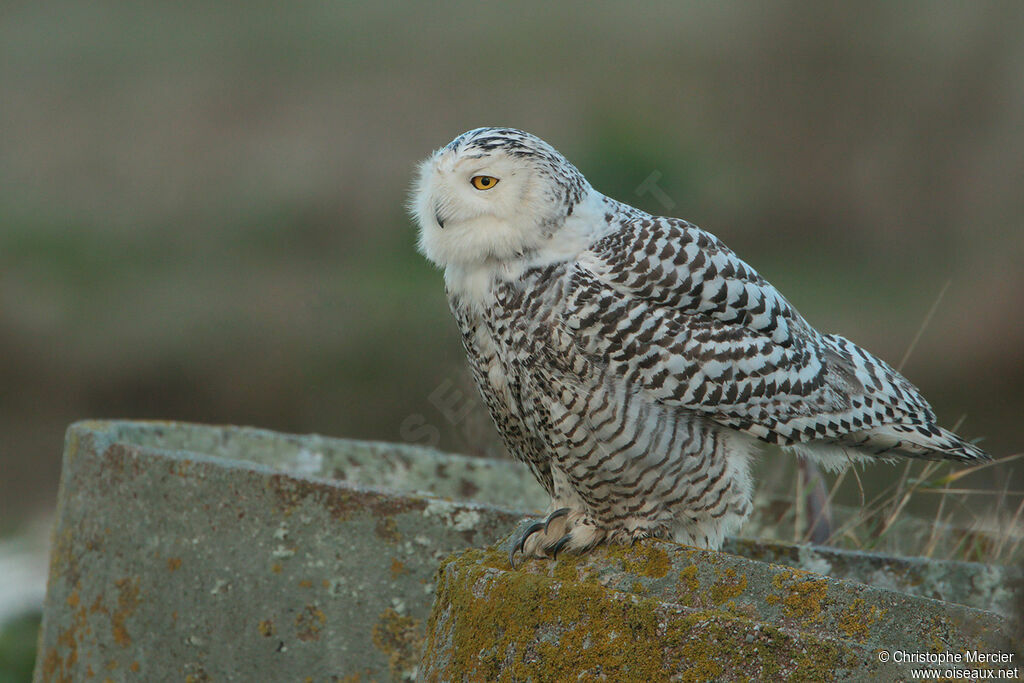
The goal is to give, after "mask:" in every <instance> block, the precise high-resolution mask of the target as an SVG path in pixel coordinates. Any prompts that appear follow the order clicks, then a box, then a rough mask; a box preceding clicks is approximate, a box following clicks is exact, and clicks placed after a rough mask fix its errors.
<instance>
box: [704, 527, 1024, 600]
mask: <svg viewBox="0 0 1024 683" xmlns="http://www.w3.org/2000/svg"><path fill="white" fill-rule="evenodd" d="M722 549H723V550H724V551H726V552H729V553H732V554H734V555H742V556H743V557H747V558H750V559H753V560H760V561H762V562H771V563H774V564H784V565H786V566H789V567H793V568H795V569H803V570H805V571H810V572H815V573H818V574H825V575H826V576H831V577H833V578H836V579H847V580H850V581H859V582H861V583H866V584H868V585H869V586H874V587H877V588H886V589H889V590H893V591H898V592H900V593H906V594H907V595H917V596H921V597H926V598H933V599H935V600H942V601H943V602H952V603H957V604H960V605H967V606H969V607H977V608H978V609H983V610H989V611H992V612H996V613H997V614H1001V615H1002V616H1004V617H1007V618H1008V619H1013V620H1020V618H1021V609H1022V608H1024V568H1022V567H1012V566H1005V565H993V564H982V563H980V562H955V561H950V560H931V559H926V558H920V557H893V556H892V555H882V554H880V553H865V552H859V551H852V550H843V549H841V548H832V547H828V546H815V545H806V544H803V545H793V544H791V543H780V542H777V541H754V540H750V539H737V538H730V539H726V542H725V545H724V546H723V548H722Z"/></svg>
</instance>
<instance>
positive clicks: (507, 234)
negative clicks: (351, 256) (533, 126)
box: [410, 128, 590, 267]
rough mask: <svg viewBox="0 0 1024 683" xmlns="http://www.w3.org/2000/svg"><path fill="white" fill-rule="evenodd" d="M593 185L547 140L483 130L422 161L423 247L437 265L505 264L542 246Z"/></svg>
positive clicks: (416, 197) (417, 201)
mask: <svg viewBox="0 0 1024 683" xmlns="http://www.w3.org/2000/svg"><path fill="white" fill-rule="evenodd" d="M589 188H590V186H589V185H588V184H587V181H586V179H584V177H583V175H582V174H581V173H580V172H579V171H577V170H576V168H575V167H574V166H573V165H572V164H570V163H569V162H568V161H567V160H566V159H565V157H563V156H562V155H561V154H559V153H558V152H557V151H556V150H555V149H554V148H553V147H551V146H550V145H549V144H547V143H546V142H544V141H543V140H541V139H540V138H537V137H535V136H533V135H530V134H529V133H524V132H523V131H520V130H515V129H514V128H477V129H475V130H471V131H469V132H466V133H463V134H462V135H460V136H458V137H457V138H455V139H454V140H452V141H451V142H450V143H448V144H447V145H445V146H444V147H442V148H441V149H439V150H437V151H436V152H434V153H433V154H432V155H431V156H430V157H429V158H427V159H426V160H425V161H424V162H423V163H421V164H420V167H419V174H418V177H417V179H416V182H415V185H414V186H413V191H412V196H411V201H410V211H411V212H412V214H413V217H414V218H415V219H416V222H417V223H418V224H419V227H420V239H419V248H420V251H421V252H423V254H424V255H425V256H426V257H427V258H428V259H430V260H431V261H433V262H434V263H435V264H437V265H438V266H441V267H446V266H449V265H460V266H473V265H477V264H485V263H489V262H491V263H499V262H502V261H507V260H510V259H516V258H520V257H522V256H524V255H526V254H528V253H530V252H532V251H534V250H537V249H540V248H542V247H543V246H544V244H545V243H546V242H547V241H549V240H550V239H551V238H552V236H553V235H554V234H556V233H557V232H558V230H559V229H560V228H561V227H562V225H563V224H564V223H565V221H566V218H567V217H569V216H571V215H572V212H573V208H574V207H575V206H576V205H577V204H578V203H579V202H580V201H581V200H582V199H583V198H584V196H585V195H586V194H587V192H588V191H589Z"/></svg>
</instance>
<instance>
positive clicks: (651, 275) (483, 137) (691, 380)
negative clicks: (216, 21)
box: [412, 128, 988, 556]
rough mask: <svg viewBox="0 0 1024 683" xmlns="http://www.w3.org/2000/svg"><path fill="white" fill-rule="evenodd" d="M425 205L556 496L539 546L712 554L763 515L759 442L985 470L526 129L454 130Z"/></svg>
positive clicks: (704, 245)
mask: <svg viewBox="0 0 1024 683" xmlns="http://www.w3.org/2000/svg"><path fill="white" fill-rule="evenodd" d="M480 179H486V180H483V181H482V182H478V181H480ZM412 209H413V212H414V214H415V216H416V218H417V221H418V222H419V225H420V228H421V232H420V248H421V250H422V251H423V252H424V253H425V254H426V256H427V257H428V258H430V259H431V260H432V261H433V262H434V263H436V264H437V265H439V266H441V267H443V268H444V269H445V282H446V285H447V292H448V297H449V302H450V305H451V310H452V313H453V314H454V316H455V319H456V321H457V322H458V325H459V328H460V329H461V330H462V334H463V342H464V346H465V348H466V352H467V354H468V357H469V362H470V367H471V369H472V371H473V376H474V379H475V380H476V383H477V385H478V386H479V388H480V391H481V394H482V395H483V397H484V400H485V402H486V404H487V407H488V410H489V411H490V413H491V416H492V417H493V418H494V422H495V424H496V425H497V427H498V431H499V432H500V434H501V436H502V438H503V440H504V442H505V444H506V446H507V448H508V450H509V451H510V453H512V454H513V456H515V457H517V458H519V459H520V460H522V461H523V462H525V463H526V464H527V465H528V466H529V467H530V469H531V470H532V472H533V473H534V475H535V476H536V477H537V479H538V481H540V483H541V484H542V485H543V486H544V487H545V489H546V490H547V491H548V493H550V494H551V497H552V503H551V509H550V511H549V512H550V515H549V517H548V519H547V520H546V521H545V522H543V523H538V524H537V525H534V526H533V527H531V529H530V530H529V532H528V533H527V534H526V535H525V536H524V538H523V539H522V540H521V542H520V544H519V547H518V548H517V550H522V551H523V552H524V553H525V554H527V555H538V556H543V555H544V554H552V555H553V554H557V552H558V551H559V550H562V549H563V548H564V549H568V550H573V551H585V550H587V549H589V548H591V547H593V546H594V545H596V544H598V543H600V542H602V541H605V540H609V541H612V542H622V541H628V540H632V539H635V538H640V537H644V536H658V537H675V538H677V539H678V540H680V541H682V542H685V543H689V544H692V545H700V546H704V547H708V548H717V547H719V546H720V544H721V541H722V538H723V536H724V535H725V534H728V533H731V532H732V531H734V530H736V528H738V526H739V525H740V524H741V523H742V521H743V520H744V519H745V518H746V516H747V515H748V514H749V512H750V498H751V483H750V477H749V474H748V460H749V457H750V455H751V454H752V453H753V452H754V450H756V443H757V439H760V440H762V441H766V442H769V443H775V444H779V445H781V446H784V447H788V448H792V449H794V450H796V451H797V452H799V453H800V454H801V455H807V456H809V457H812V458H814V459H816V460H818V461H820V462H822V463H824V464H825V465H826V466H828V467H833V468H836V467H842V466H843V465H845V464H846V463H848V462H849V461H851V460H857V459H865V458H872V457H886V458H887V457H890V456H896V455H902V456H909V457H922V458H949V459H954V460H960V461H964V462H970V461H975V460H983V459H988V456H987V454H985V453H984V452H983V451H981V450H980V449H978V448H976V447H975V446H972V445H971V444H968V443H966V442H964V441H963V440H961V439H960V438H959V437H958V436H956V435H955V434H953V433H951V432H949V431H946V430H944V429H942V428H940V427H938V426H937V425H936V424H935V415H934V413H933V411H932V409H931V407H930V406H929V405H928V403H927V402H926V401H925V400H924V398H923V397H922V396H921V395H920V393H919V392H918V390H917V389H916V388H915V387H914V386H913V385H912V384H910V382H908V381H907V380H906V379H905V378H903V377H902V376H901V375H900V374H899V373H897V372H896V371H895V370H894V369H892V368H891V367H889V365H887V364H886V363H885V362H884V361H881V360H879V359H878V358H875V357H874V356H872V355H871V354H870V353H868V352H867V351H864V350H863V349H861V348H860V347H858V346H856V345H855V344H853V343H852V342H850V341H848V340H846V339H844V338H842V337H839V336H835V335H822V334H820V333H818V332H817V331H816V330H814V329H813V328H812V327H811V326H810V325H809V324H808V323H807V322H806V321H805V320H804V319H803V318H802V317H801V316H800V314H799V313H797V312H796V310H795V309H794V308H793V307H792V306H791V305H790V304H789V302H788V301H786V299H785V298H783V296H782V295H781V294H779V292H778V291H776V290H775V288H774V287H772V286H771V284H769V283H768V282H767V281H765V280H764V279H763V278H762V277H761V276H760V275H758V274H757V272H756V271H755V270H754V269H753V268H752V267H750V266H749V265H747V264H746V263H744V262H743V261H742V260H740V259H739V258H738V257H736V255H735V254H733V252H732V251H731V250H730V249H729V248H728V247H726V246H725V245H724V244H723V243H722V242H721V241H719V240H718V239H717V238H716V237H714V236H713V235H711V234H709V233H707V232H705V231H703V230H701V229H700V228H698V227H696V226H694V225H692V224H690V223H687V222H686V221H683V220H680V219H676V218H663V217H655V216H651V215H648V214H646V213H644V212H642V211H639V210H638V209H635V208H633V207H630V206H627V205H625V204H622V203H620V202H617V201H615V200H612V199H610V198H608V197H605V196H604V195H601V194H600V193H598V192H596V191H595V190H593V189H592V188H591V187H590V185H589V183H588V182H587V181H586V179H585V178H584V177H583V176H582V175H581V174H580V173H579V171H577V170H576V168H575V167H573V166H572V164H570V163H569V162H568V161H567V160H565V158H564V157H562V155H561V154H559V153H558V152H557V151H555V150H554V149H553V148H551V147H550V146H549V145H548V144H547V143H545V142H543V141H542V140H540V139H538V138H536V137H534V136H532V135H530V134H528V133H524V132H522V131H518V130H514V129H508V128H480V129H476V130H473V131H469V132H467V133H464V134H463V135H461V136H459V137H458V138H456V139H455V140H453V141H452V142H451V143H449V144H448V145H447V146H445V147H443V148H442V149H440V150H438V151H437V152H436V153H434V155H432V156H431V157H430V158H429V159H427V160H426V161H425V162H424V163H423V164H422V166H421V168H420V175H419V180H418V184H417V187H416V189H415V193H414V197H413V206H412ZM513 552H515V551H513Z"/></svg>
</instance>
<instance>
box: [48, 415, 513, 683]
mask: <svg viewBox="0 0 1024 683" xmlns="http://www.w3.org/2000/svg"><path fill="white" fill-rule="evenodd" d="M328 445H329V446H331V447H333V448H335V449H336V450H337V451H338V452H343V451H344V444H341V443H333V444H326V443H325V442H324V441H322V440H320V438H319V437H308V438H305V439H303V438H298V437H282V436H280V435H273V434H271V433H269V432H263V431H260V430H247V429H221V428H211V427H196V426H189V425H176V424H169V423H168V424H161V423H80V424H76V425H73V426H72V427H71V428H70V429H69V431H68V434H67V440H66V446H65V455H64V469H63V474H62V482H61V492H60V496H59V502H58V511H57V520H56V525H55V530H54V538H53V550H52V555H51V567H50V576H49V583H48V588H47V596H46V604H45V610H44V618H43V625H42V629H41V635H40V650H39V656H38V660H37V665H36V672H35V676H36V679H37V680H42V681H84V680H98V681H103V680H107V679H110V680H140V681H174V680H178V681H204V680H215V681H216V680H240V681H302V680H316V681H324V680H353V681H354V680H364V681H366V680H401V679H403V678H408V677H410V676H411V675H412V674H413V672H414V670H415V666H416V664H417V661H418V659H419V654H420V644H421V641H422V635H423V624H424V620H425V619H426V617H427V615H428V612H429V609H430V603H431V600H432V598H433V594H434V586H433V576H434V573H435V571H436V570H437V566H438V564H439V561H440V559H441V558H443V557H444V556H446V555H448V554H450V553H451V552H453V551H455V550H458V549H462V548H466V547H469V546H486V545H487V544H489V543H491V542H493V540H494V539H495V538H498V537H499V536H501V535H502V534H505V533H508V530H509V529H510V528H512V527H513V526H514V525H515V522H516V520H517V519H518V518H519V515H517V514H513V513H511V512H508V511H503V510H501V509H499V508H496V507H485V506H481V505H478V504H473V503H458V502H450V501H445V500H443V499H440V498H437V497H432V496H428V495H414V494H399V493H396V492H394V491H387V490H384V489H373V488H369V487H360V486H355V485H351V484H348V483H345V482H338V481H330V480H327V479H320V478H313V476H312V475H318V476H319V475H323V474H324V472H322V471H321V470H316V471H312V467H307V469H306V471H307V472H309V473H310V475H311V476H309V477H305V476H297V475H295V474H287V473H284V472H281V471H278V469H276V466H275V467H272V466H271V465H272V464H273V460H274V458H275V457H280V458H281V459H283V460H284V461H287V462H291V463H293V465H294V463H296V462H299V463H300V464H301V463H302V462H304V461H308V462H313V463H315V462H318V461H323V460H329V459H330V458H328V457H327V456H326V455H325V453H326V452H328V451H329V449H328V448H327V446H328ZM365 450H366V449H365V447H364V451H365ZM275 454H276V455H275ZM318 454H319V456H320V457H318ZM357 455H358V454H357ZM390 455H391V457H393V458H394V459H397V460H400V459H401V457H403V456H404V453H403V452H402V450H401V449H392V451H391V454H390ZM339 457H340V456H339ZM367 457H368V458H370V459H371V460H372V458H373V457H383V454H382V453H376V454H373V453H371V454H370V455H369V456H367ZM245 460H248V462H246V461H245ZM339 462H340V460H339ZM346 463H347V461H346ZM278 464H279V463H278ZM420 464H423V462H422V461H421V462H420ZM300 469H301V468H300ZM346 676H347V677H349V678H345V677H346Z"/></svg>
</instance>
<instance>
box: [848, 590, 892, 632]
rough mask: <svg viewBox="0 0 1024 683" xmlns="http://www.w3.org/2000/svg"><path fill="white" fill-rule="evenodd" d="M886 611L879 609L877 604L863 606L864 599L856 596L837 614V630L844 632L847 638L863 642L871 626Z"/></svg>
mask: <svg viewBox="0 0 1024 683" xmlns="http://www.w3.org/2000/svg"><path fill="white" fill-rule="evenodd" d="M887 611H888V610H884V609H879V608H878V606H877V605H871V607H870V608H865V603H864V599H863V598H857V599H856V600H854V601H853V604H851V605H850V606H849V607H848V608H847V609H846V610H844V611H843V613H842V614H841V615H840V616H839V630H841V631H842V632H843V633H844V634H846V637H847V638H851V639H854V640H859V641H861V642H864V641H865V640H867V638H868V636H869V635H871V627H872V626H873V625H874V623H875V622H876V621H878V620H879V619H881V618H882V617H883V616H885V613H886V612H887Z"/></svg>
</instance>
